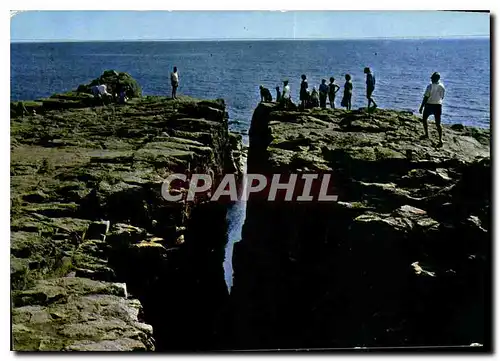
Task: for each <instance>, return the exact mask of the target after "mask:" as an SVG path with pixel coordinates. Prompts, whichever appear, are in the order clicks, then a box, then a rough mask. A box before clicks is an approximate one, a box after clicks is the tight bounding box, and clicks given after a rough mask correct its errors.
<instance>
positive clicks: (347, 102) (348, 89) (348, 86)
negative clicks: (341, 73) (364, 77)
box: [340, 74, 353, 110]
mask: <svg viewBox="0 0 500 361" xmlns="http://www.w3.org/2000/svg"><path fill="white" fill-rule="evenodd" d="M352 88H353V87H352V82H351V75H349V74H346V75H345V84H344V96H343V97H342V102H341V103H340V105H341V106H343V107H346V109H347V110H351V99H352Z"/></svg>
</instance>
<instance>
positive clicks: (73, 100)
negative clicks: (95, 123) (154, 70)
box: [10, 70, 142, 118]
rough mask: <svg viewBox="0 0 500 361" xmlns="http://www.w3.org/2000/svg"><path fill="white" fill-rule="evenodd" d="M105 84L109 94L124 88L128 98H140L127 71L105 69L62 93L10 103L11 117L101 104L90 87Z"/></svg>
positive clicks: (139, 91)
mask: <svg viewBox="0 0 500 361" xmlns="http://www.w3.org/2000/svg"><path fill="white" fill-rule="evenodd" d="M98 84H105V85H106V86H107V89H108V92H109V93H110V94H115V93H117V92H118V91H119V89H122V88H123V89H126V95H127V97H128V98H131V99H132V98H140V97H141V96H142V90H141V87H140V85H139V83H138V82H137V81H136V80H135V79H134V78H133V77H132V76H131V75H130V74H128V73H124V72H117V71H115V70H106V71H105V72H104V73H102V75H101V76H100V77H99V78H96V79H94V80H92V81H90V82H89V83H88V84H81V85H79V86H78V88H77V89H74V90H71V91H68V92H66V93H62V94H53V95H51V96H50V97H48V98H44V99H37V100H28V101H18V102H11V103H10V115H11V118H15V117H22V116H24V115H33V114H44V113H45V112H47V111H51V110H62V109H74V108H87V107H91V106H96V105H98V106H99V105H102V101H101V100H97V99H95V97H94V96H93V95H92V91H91V88H92V87H93V86H94V85H98Z"/></svg>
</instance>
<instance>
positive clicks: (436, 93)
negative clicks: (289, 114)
mask: <svg viewBox="0 0 500 361" xmlns="http://www.w3.org/2000/svg"><path fill="white" fill-rule="evenodd" d="M363 72H364V73H365V75H366V99H367V100H368V106H367V108H368V109H375V108H376V107H377V103H376V102H375V100H374V99H373V92H374V90H375V76H374V75H373V73H372V71H371V69H370V68H368V67H366V68H364V70H363ZM301 79H302V81H301V83H300V91H299V99H300V105H299V109H302V110H303V109H308V108H309V109H310V108H316V107H320V108H323V109H325V108H326V104H327V99H328V101H329V102H330V107H331V108H335V98H336V95H337V93H338V92H339V90H340V86H338V85H337V84H335V78H334V77H330V83H329V84H326V79H322V80H321V84H320V85H319V91H318V90H316V87H313V89H312V92H309V85H308V83H307V77H306V75H305V74H302V75H301ZM440 79H441V75H440V74H439V73H438V72H434V73H433V74H432V75H431V84H429V85H428V86H427V88H426V90H425V93H424V97H423V99H422V103H421V105H420V109H419V112H420V114H422V113H423V116H422V123H423V126H424V135H423V136H422V139H427V138H429V131H428V126H427V120H428V118H429V116H431V115H433V116H434V120H435V122H436V127H437V131H438V136H439V143H438V146H442V145H443V139H442V137H443V131H442V127H441V114H442V103H443V99H444V95H445V87H444V85H443V83H442V82H441V81H440ZM259 88H260V101H261V102H272V101H273V97H272V95H271V92H270V91H269V89H267V88H265V87H263V86H262V85H260V87H259ZM352 92H353V85H352V82H351V75H350V74H346V75H345V84H344V94H343V97H342V100H341V102H340V105H341V106H342V107H345V108H346V109H347V110H351V100H352ZM276 102H277V103H278V104H280V105H281V106H282V107H283V108H284V109H296V108H297V106H296V105H295V104H293V102H292V100H291V96H290V86H289V85H288V80H285V81H284V82H283V92H280V88H279V87H276ZM372 103H373V106H372V107H371V108H370V106H371V105H372Z"/></svg>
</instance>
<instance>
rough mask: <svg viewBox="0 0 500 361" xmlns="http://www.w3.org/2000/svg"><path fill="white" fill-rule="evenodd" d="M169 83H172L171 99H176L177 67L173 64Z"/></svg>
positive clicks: (177, 84)
mask: <svg viewBox="0 0 500 361" xmlns="http://www.w3.org/2000/svg"><path fill="white" fill-rule="evenodd" d="M170 84H171V85H172V99H177V88H178V87H179V73H178V72H177V67H176V66H174V71H173V72H172V73H170Z"/></svg>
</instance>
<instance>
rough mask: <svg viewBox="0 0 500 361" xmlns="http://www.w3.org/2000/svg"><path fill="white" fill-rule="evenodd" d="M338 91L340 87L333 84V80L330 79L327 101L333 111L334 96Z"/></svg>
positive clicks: (332, 78)
mask: <svg viewBox="0 0 500 361" xmlns="http://www.w3.org/2000/svg"><path fill="white" fill-rule="evenodd" d="M339 90H340V87H339V86H338V85H337V84H335V78H334V77H331V78H330V84H328V101H329V102H330V107H331V108H332V109H335V95H336V94H337V92H338V91H339Z"/></svg>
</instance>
